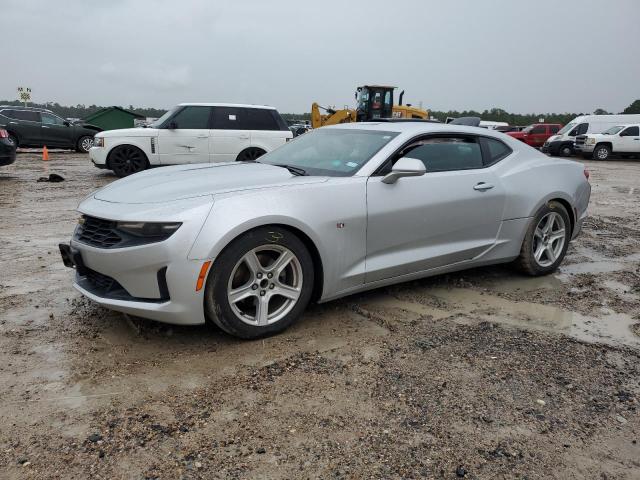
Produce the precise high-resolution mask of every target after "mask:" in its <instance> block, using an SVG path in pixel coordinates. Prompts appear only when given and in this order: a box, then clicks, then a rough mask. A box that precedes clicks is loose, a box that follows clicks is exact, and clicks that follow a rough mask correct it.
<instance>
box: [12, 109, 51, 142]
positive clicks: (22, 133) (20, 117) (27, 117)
mask: <svg viewBox="0 0 640 480" xmlns="http://www.w3.org/2000/svg"><path fill="white" fill-rule="evenodd" d="M5 115H7V116H8V117H10V119H11V120H10V121H9V122H8V125H7V126H8V129H9V130H11V131H12V132H14V133H15V134H16V135H18V140H19V141H20V145H23V146H37V147H39V146H42V145H43V143H42V132H41V131H40V130H41V129H40V112H34V111H33V110H19V109H14V110H5Z"/></svg>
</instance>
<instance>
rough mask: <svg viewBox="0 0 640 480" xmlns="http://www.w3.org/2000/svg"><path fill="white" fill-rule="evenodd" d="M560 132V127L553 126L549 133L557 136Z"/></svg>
mask: <svg viewBox="0 0 640 480" xmlns="http://www.w3.org/2000/svg"><path fill="white" fill-rule="evenodd" d="M559 130H560V127H559V126H558V125H551V127H550V128H549V133H553V134H556V133H558V131H559Z"/></svg>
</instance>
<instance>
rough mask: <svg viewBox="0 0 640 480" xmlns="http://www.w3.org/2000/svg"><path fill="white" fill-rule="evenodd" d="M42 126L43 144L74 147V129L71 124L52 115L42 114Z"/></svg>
mask: <svg viewBox="0 0 640 480" xmlns="http://www.w3.org/2000/svg"><path fill="white" fill-rule="evenodd" d="M40 118H41V124H40V132H41V137H42V142H43V143H44V144H45V145H47V146H57V147H72V146H75V145H73V128H72V127H71V126H70V124H69V122H66V124H65V121H64V120H63V119H62V118H60V117H58V116H57V115H53V114H52V113H46V112H41V113H40Z"/></svg>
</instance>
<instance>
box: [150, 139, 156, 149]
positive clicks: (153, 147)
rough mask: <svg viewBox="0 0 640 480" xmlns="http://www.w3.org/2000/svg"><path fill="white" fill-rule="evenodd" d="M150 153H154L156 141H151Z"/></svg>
mask: <svg viewBox="0 0 640 480" xmlns="http://www.w3.org/2000/svg"><path fill="white" fill-rule="evenodd" d="M151 153H156V139H155V138H152V139H151Z"/></svg>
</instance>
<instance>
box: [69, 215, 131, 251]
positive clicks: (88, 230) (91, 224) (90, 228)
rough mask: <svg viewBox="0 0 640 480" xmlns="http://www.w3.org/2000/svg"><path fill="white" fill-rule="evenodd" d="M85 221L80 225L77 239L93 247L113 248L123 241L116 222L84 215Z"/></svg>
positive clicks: (76, 235) (76, 234)
mask: <svg viewBox="0 0 640 480" xmlns="http://www.w3.org/2000/svg"><path fill="white" fill-rule="evenodd" d="M82 218H83V220H84V221H83V222H82V223H80V224H79V225H78V228H77V229H76V232H75V240H77V241H78V242H81V243H86V244H87V245H91V246H92V247H98V248H111V247H114V246H116V245H117V244H119V243H120V242H121V241H122V237H121V236H120V235H118V233H117V232H116V229H115V228H116V222H113V221H111V220H103V219H102V218H96V217H90V216H88V215H83V217H82Z"/></svg>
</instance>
